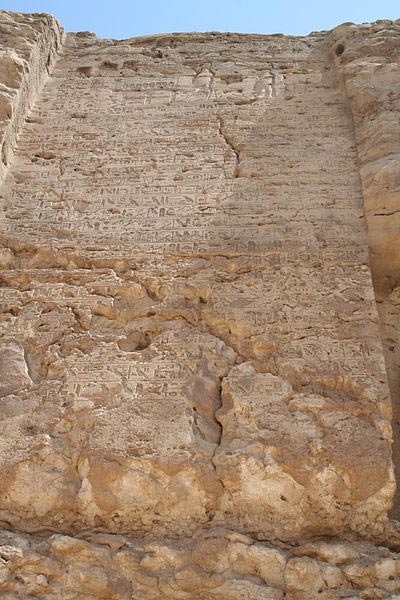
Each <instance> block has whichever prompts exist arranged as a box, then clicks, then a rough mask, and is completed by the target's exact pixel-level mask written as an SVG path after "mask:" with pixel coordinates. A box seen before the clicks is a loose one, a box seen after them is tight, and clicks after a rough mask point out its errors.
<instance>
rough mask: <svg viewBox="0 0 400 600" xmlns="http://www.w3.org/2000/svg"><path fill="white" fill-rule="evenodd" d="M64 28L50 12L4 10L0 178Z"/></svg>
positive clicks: (0, 51) (0, 21)
mask: <svg viewBox="0 0 400 600" xmlns="http://www.w3.org/2000/svg"><path fill="white" fill-rule="evenodd" d="M61 42H62V29H61V28H60V26H59V24H58V22H57V21H56V20H55V19H54V17H52V16H50V15H38V14H36V15H20V14H16V13H8V12H1V17H0V69H1V71H0V72H1V77H0V147H1V160H0V180H1V178H2V177H3V176H4V173H5V171H6V168H7V166H8V165H9V164H10V161H11V159H12V156H13V152H14V147H15V143H16V137H17V134H18V131H19V129H20V128H21V125H22V123H23V122H24V120H25V118H26V117H27V114H28V111H29V109H30V108H31V107H32V105H33V103H34V100H35V98H36V97H37V95H38V93H39V92H40V90H41V88H42V86H43V83H44V81H45V80H46V77H47V75H48V74H49V73H51V70H52V68H53V65H54V62H55V60H56V57H57V52H58V50H59V49H60V46H61Z"/></svg>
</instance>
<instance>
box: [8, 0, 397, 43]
mask: <svg viewBox="0 0 400 600" xmlns="http://www.w3.org/2000/svg"><path fill="white" fill-rule="evenodd" d="M0 7H1V8H2V9H3V10H11V11H16V12H47V13H51V14H53V15H55V16H56V17H57V18H58V19H59V20H60V21H61V24H62V26H63V27H64V29H65V30H66V31H92V32H94V33H96V34H97V35H98V36H99V37H103V38H115V39H124V38H129V37H134V36H140V35H149V34H153V33H170V32H178V31H236V32H243V33H265V34H268V33H285V34H292V35H306V34H308V33H310V32H311V31H321V30H325V29H332V28H333V27H335V26H336V25H339V24H340V23H344V22H348V21H352V22H354V23H364V22H367V21H376V20H377V19H398V18H400V2H399V0H347V1H346V0H331V1H327V0H318V1H317V0H287V1H283V0H282V1H280V0H274V1H272V0H196V1H191V0H186V1H185V0H107V1H106V0H9V1H7V0H3V1H2V2H1V3H0Z"/></svg>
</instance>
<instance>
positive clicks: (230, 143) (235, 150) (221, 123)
mask: <svg viewBox="0 0 400 600" xmlns="http://www.w3.org/2000/svg"><path fill="white" fill-rule="evenodd" d="M217 119H218V133H219V135H220V136H221V137H222V139H223V140H224V142H225V144H226V145H227V146H228V148H229V149H230V150H231V151H232V152H233V153H234V155H235V167H234V169H233V177H234V178H236V177H240V175H239V167H240V151H239V148H238V147H237V145H236V144H235V143H234V141H233V139H232V138H231V136H230V135H229V134H228V132H227V130H226V124H225V121H224V118H223V117H222V116H221V115H217Z"/></svg>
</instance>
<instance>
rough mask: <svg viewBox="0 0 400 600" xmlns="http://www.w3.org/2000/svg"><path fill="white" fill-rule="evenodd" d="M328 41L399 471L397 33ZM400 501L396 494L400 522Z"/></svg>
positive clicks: (363, 32) (368, 30)
mask: <svg viewBox="0 0 400 600" xmlns="http://www.w3.org/2000/svg"><path fill="white" fill-rule="evenodd" d="M331 35H332V47H333V49H334V53H335V56H336V60H335V64H336V69H337V72H338V76H339V80H340V83H341V85H342V88H343V91H344V93H345V95H346V96H347V98H348V102H349V107H350V110H351V113H352V118H353V123H354V130H355V138H356V143H357V153H358V162H359V172H360V179H361V185H362V191H363V198H364V211H365V217H366V221H367V224H368V237H369V243H370V258H371V269H372V275H373V280H374V287H375V295H376V300H377V306H378V311H379V316H380V323H381V332H382V340H383V348H384V353H385V360H386V368H387V373H388V380H389V385H390V391H391V396H392V404H393V412H394V415H393V416H394V419H393V427H394V431H395V436H394V455H395V458H396V464H397V465H399V468H400V345H399V340H400V285H399V284H400V122H399V115H400V104H399V98H400V95H399V94H400V89H399V81H398V64H399V59H400V27H399V25H398V23H392V22H390V21H379V22H378V23H373V24H370V25H363V26H355V25H342V26H341V27H337V28H336V29H335V30H334V31H333V32H332V34H331ZM399 501H400V495H399V492H398V494H397V495H396V506H395V509H394V511H395V514H396V516H397V517H398V516H399V512H398V511H399V508H398V507H400V503H399Z"/></svg>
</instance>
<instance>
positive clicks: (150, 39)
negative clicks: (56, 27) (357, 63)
mask: <svg viewBox="0 0 400 600" xmlns="http://www.w3.org/2000/svg"><path fill="white" fill-rule="evenodd" d="M383 26H400V19H397V20H390V19H383V20H382V19H381V20H378V21H374V22H372V23H361V24H356V23H352V22H346V23H341V24H340V25H338V26H337V27H334V28H333V29H331V30H321V31H311V32H310V33H309V34H306V35H290V34H284V33H265V34H264V33H241V32H238V31H191V32H189V31H188V32H182V31H181V32H170V33H156V34H149V35H143V36H135V37H131V38H126V39H115V38H99V37H98V36H97V35H96V34H95V33H93V32H90V31H78V32H68V33H67V35H69V36H75V37H78V38H81V39H85V38H86V39H87V40H88V41H93V42H94V41H101V42H106V43H109V44H116V43H118V44H129V45H134V46H135V45H141V46H145V45H152V44H154V43H157V44H158V45H163V44H167V43H169V42H171V41H175V42H180V43H186V42H188V41H195V42H202V41H207V40H208V41H209V40H213V41H218V40H224V39H226V40H229V42H233V43H234V42H241V41H242V40H245V39H247V40H248V39H252V40H254V41H257V40H260V41H265V40H266V39H269V38H285V39H304V38H309V37H320V36H324V35H327V34H330V33H334V32H340V31H343V30H346V31H350V30H352V29H356V30H363V31H364V32H365V30H366V29H373V28H374V27H378V28H382V27H383Z"/></svg>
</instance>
